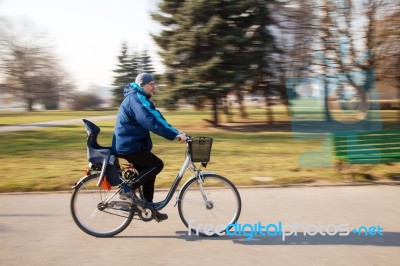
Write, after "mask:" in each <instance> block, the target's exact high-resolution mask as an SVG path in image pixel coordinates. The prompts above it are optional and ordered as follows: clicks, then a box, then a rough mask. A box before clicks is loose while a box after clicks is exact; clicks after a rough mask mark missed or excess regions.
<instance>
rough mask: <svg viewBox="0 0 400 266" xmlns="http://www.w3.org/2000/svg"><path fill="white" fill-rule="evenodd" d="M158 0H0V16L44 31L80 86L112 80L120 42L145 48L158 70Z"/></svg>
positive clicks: (62, 63)
mask: <svg viewBox="0 0 400 266" xmlns="http://www.w3.org/2000/svg"><path fill="white" fill-rule="evenodd" d="M157 3H158V0H0V16H2V17H5V18H6V19H8V20H11V21H12V22H13V23H20V24H23V23H27V24H29V25H30V26H32V27H33V28H34V29H36V30H39V31H42V32H44V33H45V34H46V36H47V39H48V40H49V42H50V45H51V47H53V51H54V53H55V54H56V56H57V57H58V58H59V61H60V65H62V66H63V67H64V69H65V70H66V72H67V73H68V74H69V75H70V77H71V79H72V80H73V81H74V83H75V85H76V86H77V88H78V89H79V90H87V89H88V88H90V87H93V86H106V87H108V86H111V84H112V82H113V75H114V73H113V72H112V70H113V69H114V68H115V67H116V64H117V57H118V55H120V53H121V45H122V43H123V42H127V43H128V46H129V49H130V51H131V52H133V51H138V52H141V51H143V50H145V49H146V50H148V51H149V54H150V56H151V57H152V60H153V63H154V67H155V68H156V71H157V72H162V71H163V66H162V64H161V59H160V57H159V56H158V54H157V51H158V49H159V48H158V47H157V46H156V44H155V43H154V41H153V40H152V38H151V36H150V33H153V34H156V33H157V32H159V31H160V25H159V24H158V23H156V22H155V21H153V20H152V19H151V17H150V12H151V11H156V10H157Z"/></svg>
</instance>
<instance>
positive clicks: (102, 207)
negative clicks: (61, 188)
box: [70, 174, 134, 237]
mask: <svg viewBox="0 0 400 266" xmlns="http://www.w3.org/2000/svg"><path fill="white" fill-rule="evenodd" d="M97 179H98V174H92V175H88V176H86V177H85V178H83V179H82V180H81V181H80V182H79V183H78V184H77V185H76V187H75V190H74V192H73V193H72V198H71V206H70V207H71V214H72V217H73V219H74V221H75V223H76V224H77V225H78V227H79V228H80V229H82V230H83V231H84V232H86V233H87V234H89V235H92V236H96V237H109V236H114V235H116V234H119V233H121V232H122V231H123V230H124V229H125V228H126V227H128V225H129V224H130V223H131V221H132V217H133V215H134V210H133V209H132V205H131V203H129V202H128V201H123V200H121V199H119V193H117V192H118V188H112V189H111V190H107V189H103V188H100V187H98V186H97Z"/></svg>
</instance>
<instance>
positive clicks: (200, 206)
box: [70, 119, 242, 237]
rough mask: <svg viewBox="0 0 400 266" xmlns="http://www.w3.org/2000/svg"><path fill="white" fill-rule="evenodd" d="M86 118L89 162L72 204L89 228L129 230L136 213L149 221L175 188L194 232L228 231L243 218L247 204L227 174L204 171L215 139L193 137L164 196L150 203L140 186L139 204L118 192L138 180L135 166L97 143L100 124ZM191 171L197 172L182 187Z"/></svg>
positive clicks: (102, 232)
mask: <svg viewBox="0 0 400 266" xmlns="http://www.w3.org/2000/svg"><path fill="white" fill-rule="evenodd" d="M83 123H84V125H85V128H86V133H87V154H88V161H89V166H90V167H89V169H88V170H87V173H86V176H84V177H82V178H81V179H80V180H79V181H78V182H77V183H76V184H75V186H74V187H73V192H72V197H71V202H70V209H71V214H72V217H73V220H74V222H75V223H76V224H77V226H78V227H79V228H80V229H81V230H83V231H84V232H85V233H87V234H89V235H92V236H95V237H111V236H114V235H116V234H119V233H121V232H122V231H124V230H125V229H126V228H127V227H128V226H129V225H130V223H131V222H132V220H133V219H134V216H138V219H139V220H142V221H144V222H149V221H151V220H153V219H156V217H155V211H156V210H161V209H163V208H164V207H165V206H167V205H168V203H169V202H170V200H171V199H172V197H173V195H174V193H175V192H176V191H177V196H176V203H175V206H176V205H178V212H179V216H180V218H181V220H182V222H183V224H184V225H185V226H186V227H187V228H188V229H189V230H190V231H191V232H192V233H194V234H198V235H201V236H219V235H223V234H224V233H225V232H226V230H229V228H230V226H231V225H232V224H234V223H235V222H236V221H237V220H238V219H239V216H240V212H241V206H242V204H241V198H240V194H239V192H238V190H237V188H236V187H235V185H234V184H233V183H232V182H231V181H229V180H228V179H227V178H225V177H223V176H220V175H218V174H216V173H214V172H206V171H203V170H202V168H203V167H206V166H207V163H208V162H209V159H210V153H211V146H212V142H213V139H212V138H210V137H200V138H192V137H188V138H187V148H186V156H185V160H184V162H183V163H182V166H181V168H180V170H179V172H178V174H177V176H176V178H175V180H174V182H173V183H172V185H171V187H170V189H169V191H168V193H167V195H166V197H165V199H163V200H161V201H159V202H154V203H151V202H145V199H144V197H143V193H142V189H141V188H139V189H137V194H138V197H139V198H140V199H142V200H143V201H142V202H143V204H136V203H135V202H130V201H126V200H122V199H120V198H119V193H120V192H121V190H122V189H124V188H125V187H126V186H127V185H129V183H130V182H132V181H133V180H134V179H135V177H136V176H137V174H138V173H137V171H136V170H135V169H134V167H133V166H132V165H120V164H119V160H118V157H116V156H115V155H113V154H112V152H111V149H110V147H103V146H100V145H99V144H98V143H97V136H98V134H99V132H100V128H99V127H98V126H96V125H95V124H93V123H92V122H90V121H88V120H86V119H83ZM195 163H200V166H196V165H195ZM188 170H190V171H192V172H193V173H194V176H192V177H191V178H189V179H188V180H187V181H186V183H185V184H183V185H182V186H181V187H180V189H178V187H179V184H180V182H181V180H182V178H183V175H184V174H185V173H186V172H187V171H188Z"/></svg>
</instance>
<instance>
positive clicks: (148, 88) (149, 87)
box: [143, 81, 157, 98]
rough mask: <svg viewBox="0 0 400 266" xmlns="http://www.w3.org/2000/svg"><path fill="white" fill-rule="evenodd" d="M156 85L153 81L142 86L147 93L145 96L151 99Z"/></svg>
mask: <svg viewBox="0 0 400 266" xmlns="http://www.w3.org/2000/svg"><path fill="white" fill-rule="evenodd" d="M156 87H157V86H156V83H155V82H154V81H152V82H150V83H147V84H145V85H143V90H144V91H145V92H146V93H147V95H148V96H149V97H150V98H151V97H153V95H154V93H155V91H156Z"/></svg>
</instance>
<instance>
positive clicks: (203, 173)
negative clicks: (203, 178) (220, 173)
mask: <svg viewBox="0 0 400 266" xmlns="http://www.w3.org/2000/svg"><path fill="white" fill-rule="evenodd" d="M201 174H202V175H216V174H217V173H216V172H201ZM194 178H196V176H191V177H190V178H188V179H187V180H186V182H185V183H184V184H183V185H182V186H181V187H180V189H179V192H178V195H177V196H176V200H175V205H174V207H175V206H176V205H177V204H178V199H179V196H180V195H181V193H182V188H183V187H185V186H186V184H187V183H188V182H189V181H190V180H192V179H194Z"/></svg>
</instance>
